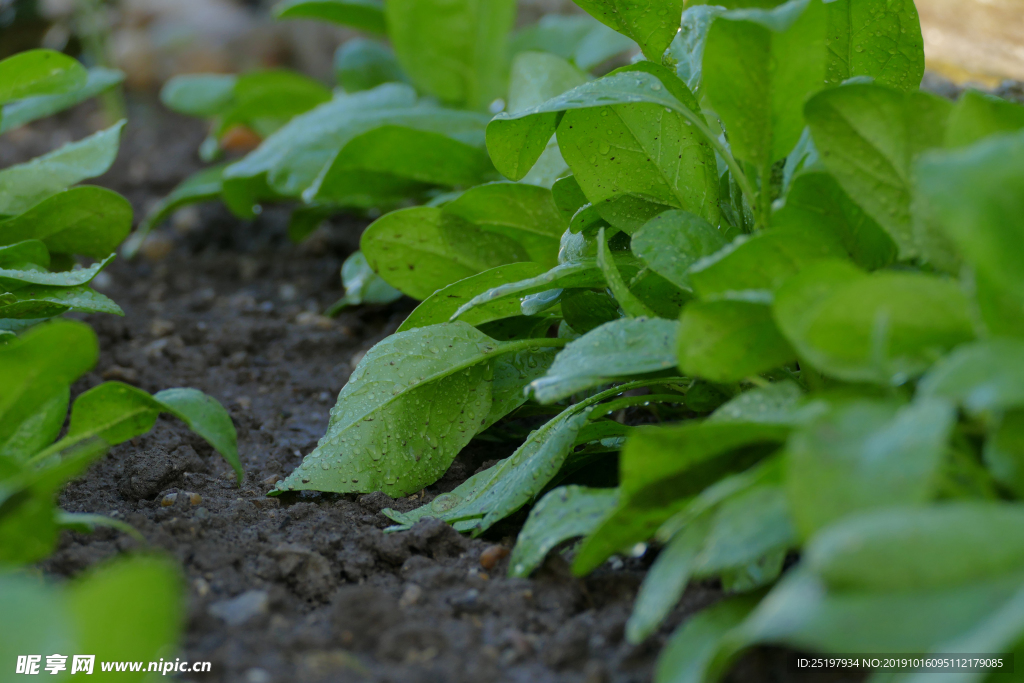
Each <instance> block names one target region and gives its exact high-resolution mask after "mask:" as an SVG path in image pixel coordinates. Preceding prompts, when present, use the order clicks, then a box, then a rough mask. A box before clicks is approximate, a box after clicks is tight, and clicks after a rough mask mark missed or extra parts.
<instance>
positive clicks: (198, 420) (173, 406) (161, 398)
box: [153, 389, 245, 483]
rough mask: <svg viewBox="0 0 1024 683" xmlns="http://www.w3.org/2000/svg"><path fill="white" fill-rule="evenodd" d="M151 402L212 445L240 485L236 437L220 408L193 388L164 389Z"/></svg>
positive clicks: (227, 418)
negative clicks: (229, 467) (231, 469)
mask: <svg viewBox="0 0 1024 683" xmlns="http://www.w3.org/2000/svg"><path fill="white" fill-rule="evenodd" d="M153 400H154V401H155V402H156V403H158V404H159V405H160V408H161V410H163V411H165V412H168V413H171V414H172V415H174V416H175V417H176V418H178V419H179V420H181V421H182V422H184V423H185V424H186V425H188V428H189V429H191V430H192V431H193V432H195V433H196V434H198V435H199V436H201V437H203V439H205V440H206V441H207V442H208V443H209V444H210V445H211V446H213V448H214V450H216V451H217V452H218V453H220V454H221V456H223V458H224V459H225V460H226V461H227V462H228V464H229V465H231V467H232V468H233V469H234V470H235V473H236V474H237V475H238V481H239V483H241V481H242V479H243V478H244V476H245V473H244V472H243V470H242V463H241V462H240V461H239V459H238V434H237V433H236V432H235V425H234V424H233V423H232V422H231V416H230V415H229V414H228V411H227V410H225V409H224V406H222V405H221V404H220V403H218V402H217V401H216V400H215V399H213V398H211V397H210V396H207V395H206V394H204V393H203V392H201V391H198V390H196V389H164V390H163V391H158V392H157V393H155V394H153Z"/></svg>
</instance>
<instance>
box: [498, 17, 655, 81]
mask: <svg viewBox="0 0 1024 683" xmlns="http://www.w3.org/2000/svg"><path fill="white" fill-rule="evenodd" d="M636 48H637V45H636V43H634V42H633V41H632V40H630V39H629V38H627V37H626V36H624V35H622V34H621V33H618V32H616V31H614V30H610V29H609V27H608V26H605V25H604V24H601V23H598V22H597V21H594V20H593V19H592V18H590V17H584V16H576V15H561V14H545V15H544V16H542V17H541V18H540V21H538V22H537V23H536V24H533V25H531V26H527V27H526V28H523V29H520V30H519V31H517V32H516V33H515V35H513V36H512V41H511V49H512V53H513V54H519V53H521V52H548V53H551V54H553V55H557V56H559V57H561V58H562V59H565V60H568V61H570V62H572V63H573V64H575V65H576V66H577V67H579V68H580V69H583V70H589V69H591V68H593V67H595V66H598V65H599V64H601V63H602V62H605V61H607V60H608V59H610V58H612V57H614V56H615V55H618V54H621V53H623V52H627V51H631V50H636ZM514 72H515V67H514V66H513V73H514Z"/></svg>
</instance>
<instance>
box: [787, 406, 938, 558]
mask: <svg viewBox="0 0 1024 683" xmlns="http://www.w3.org/2000/svg"><path fill="white" fill-rule="evenodd" d="M955 418H956V413H955V410H954V408H953V406H952V405H951V404H950V403H948V402H946V401H942V400H934V399H924V400H919V401H917V402H914V403H912V404H910V405H907V406H902V407H900V406H899V405H898V404H895V403H893V402H891V401H887V402H883V401H867V400H860V401H853V402H849V403H845V404H840V405H838V406H836V407H835V408H833V409H832V410H831V411H830V412H829V413H827V414H826V415H824V416H823V417H821V418H819V419H818V420H816V421H815V422H813V423H812V424H809V425H807V426H805V427H804V428H802V429H800V430H798V431H797V432H795V433H794V434H793V436H792V437H791V438H790V440H789V445H788V448H787V451H788V458H789V461H788V476H787V481H786V487H787V491H788V494H789V500H790V507H791V509H792V511H793V516H794V519H795V520H796V523H797V526H798V527H799V529H800V533H801V535H802V536H803V537H804V538H809V537H811V536H812V535H813V534H814V533H815V532H817V531H818V530H820V529H822V528H823V527H826V526H828V525H829V524H831V523H832V522H835V521H836V520H839V519H841V518H843V517H846V516H848V515H851V514H854V513H857V512H860V511H863V510H871V509H875V508H879V507H888V506H894V505H919V504H923V503H925V502H926V501H927V500H928V499H929V498H930V497H931V496H932V495H933V494H934V491H935V488H936V484H937V479H938V471H939V468H940V466H941V463H942V459H943V456H944V455H945V452H946V448H947V442H948V441H949V436H950V432H951V431H952V428H953V424H954V421H955Z"/></svg>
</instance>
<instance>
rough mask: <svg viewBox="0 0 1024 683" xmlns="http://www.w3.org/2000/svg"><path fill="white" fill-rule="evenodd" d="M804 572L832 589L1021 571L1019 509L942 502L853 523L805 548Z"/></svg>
mask: <svg viewBox="0 0 1024 683" xmlns="http://www.w3.org/2000/svg"><path fill="white" fill-rule="evenodd" d="M806 562H807V566H808V568H809V569H810V570H811V571H813V572H814V573H815V574H816V575H818V576H820V577H821V578H822V579H823V580H824V581H825V582H826V583H827V584H828V585H829V586H830V587H832V588H834V589H836V590H874V591H877V590H887V591H898V590H924V589H935V588H946V587H953V586H958V585H960V586H962V585H963V584H965V583H968V582H976V581H983V580H988V579H994V578H998V577H999V576H1001V575H1006V574H1017V575H1019V574H1020V572H1021V571H1022V570H1024V507H1022V506H1020V505H1016V504H1010V503H947V504H943V505H935V506H931V507H923V508H902V509H901V508H893V509H888V510H878V511H875V512H869V513H865V514H862V515H858V516H856V517H851V518H849V519H847V520H845V521H843V522H840V523H838V524H835V525H834V526H831V527H829V528H828V530H827V531H824V532H822V533H821V534H819V535H818V536H816V537H815V538H814V539H813V540H812V541H811V542H810V543H809V544H808V546H807V549H806Z"/></svg>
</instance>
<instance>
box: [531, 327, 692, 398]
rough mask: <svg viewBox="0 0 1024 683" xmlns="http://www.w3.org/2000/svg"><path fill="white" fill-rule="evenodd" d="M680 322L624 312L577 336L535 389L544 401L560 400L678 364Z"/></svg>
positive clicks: (556, 359)
mask: <svg viewBox="0 0 1024 683" xmlns="http://www.w3.org/2000/svg"><path fill="white" fill-rule="evenodd" d="M678 325H679V324H678V323H677V322H675V321H674V320H663V319H661V318H652V319H648V318H623V319H621V320H615V321H612V322H610V323H606V324H604V325H602V326H600V327H598V328H597V329H594V330H592V331H590V332H588V333H587V334H585V335H583V336H582V337H580V338H579V339H577V340H575V341H572V342H570V343H569V344H568V346H566V347H565V348H564V349H562V351H560V352H559V354H558V356H557V357H556V358H555V362H554V364H553V365H552V366H551V369H550V370H548V372H547V375H545V376H544V377H542V378H540V379H537V380H534V381H533V382H532V383H531V384H530V391H531V392H532V393H533V395H534V397H535V398H536V399H537V400H538V401H540V402H541V403H554V402H555V401H559V400H561V399H563V398H566V397H568V396H571V395H572V394H575V393H577V392H580V391H583V390H584V389H590V388H592V387H596V386H599V385H601V384H609V383H611V382H613V381H615V380H616V379H617V378H622V377H628V378H632V377H634V376H636V375H642V374H645V373H649V372H659V371H663V370H671V369H672V368H674V367H675V363H676V360H675V352H674V351H675V349H674V344H675V336H676V329H677V327H678Z"/></svg>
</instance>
